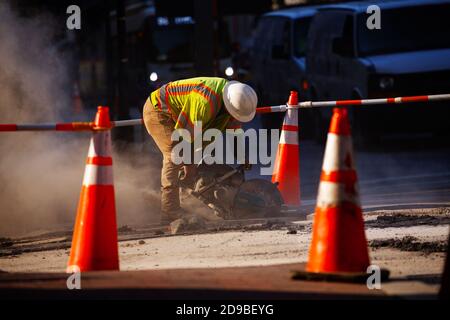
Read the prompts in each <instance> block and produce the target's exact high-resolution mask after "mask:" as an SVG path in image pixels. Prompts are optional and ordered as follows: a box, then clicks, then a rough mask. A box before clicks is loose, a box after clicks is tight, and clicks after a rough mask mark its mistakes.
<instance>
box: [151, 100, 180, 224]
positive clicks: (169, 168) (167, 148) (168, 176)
mask: <svg viewBox="0 0 450 320" xmlns="http://www.w3.org/2000/svg"><path fill="white" fill-rule="evenodd" d="M143 118H144V123H145V127H146V128H147V131H148V133H149V134H150V136H152V138H153V140H155V142H156V145H157V146H158V148H159V150H160V151H161V153H162V155H163V164H162V170H161V214H162V215H168V216H169V217H173V216H174V215H176V214H177V211H179V209H180V194H179V183H178V172H179V170H180V168H181V167H182V165H176V164H174V163H173V162H172V161H171V159H170V155H171V152H172V148H173V146H174V145H175V144H176V143H177V142H173V141H172V140H171V138H170V137H171V135H172V132H173V130H174V127H175V122H174V121H173V119H172V118H171V117H170V115H168V114H165V113H162V112H159V111H157V110H156V109H155V108H154V106H153V105H152V103H151V102H150V99H147V102H146V103H145V105H144V110H143Z"/></svg>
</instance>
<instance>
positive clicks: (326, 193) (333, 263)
mask: <svg viewBox="0 0 450 320" xmlns="http://www.w3.org/2000/svg"><path fill="white" fill-rule="evenodd" d="M369 265H370V262H369V253H368V249H367V240H366V236H365V233H364V220H363V217H362V210H361V206H360V202H359V191H358V186H357V176H356V170H355V166H354V162H353V147H352V139H351V135H350V124H349V121H348V116H347V110H346V109H338V108H335V109H334V110H333V117H332V119H331V124H330V129H329V133H328V139H327V144H326V148H325V155H324V159H323V165H322V174H321V177H320V185H319V192H318V196H317V204H316V211H315V217H314V226H313V238H312V243H311V247H310V252H309V261H308V265H307V268H306V270H307V271H309V272H366V270H367V267H368V266H369Z"/></svg>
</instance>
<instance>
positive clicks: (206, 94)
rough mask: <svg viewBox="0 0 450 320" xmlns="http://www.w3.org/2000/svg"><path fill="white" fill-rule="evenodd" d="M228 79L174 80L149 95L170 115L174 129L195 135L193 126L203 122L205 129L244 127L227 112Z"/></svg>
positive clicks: (158, 106) (223, 129)
mask: <svg viewBox="0 0 450 320" xmlns="http://www.w3.org/2000/svg"><path fill="white" fill-rule="evenodd" d="M227 82H228V81H227V80H226V79H223V78H214V77H198V78H191V79H183V80H178V81H172V82H169V83H167V84H165V85H163V86H162V87H161V88H159V89H157V90H155V91H153V92H152V93H151V94H150V100H151V102H152V104H153V105H154V107H155V108H156V109H157V110H159V111H160V112H165V113H168V114H170V116H171V117H172V119H173V121H174V122H175V128H174V129H181V128H182V129H187V130H188V131H189V132H190V133H191V135H192V136H193V133H194V131H193V130H194V123H195V122H196V121H201V122H202V129H203V130H206V129H210V128H215V129H218V130H220V131H225V129H238V128H241V124H240V122H239V121H237V120H235V119H233V118H232V117H231V115H230V114H229V113H228V112H226V109H225V106H224V103H223V99H222V96H223V95H222V92H223V88H224V87H225V85H226V84H227Z"/></svg>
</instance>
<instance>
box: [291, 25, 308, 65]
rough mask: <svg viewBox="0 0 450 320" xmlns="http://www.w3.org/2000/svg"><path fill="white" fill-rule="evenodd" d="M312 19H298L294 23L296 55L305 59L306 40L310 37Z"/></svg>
mask: <svg viewBox="0 0 450 320" xmlns="http://www.w3.org/2000/svg"><path fill="white" fill-rule="evenodd" d="M310 23H311V17H308V18H302V19H297V20H295V22H294V41H293V42H294V55H295V56H296V57H304V56H305V54H306V40H307V37H308V30H309V25H310Z"/></svg>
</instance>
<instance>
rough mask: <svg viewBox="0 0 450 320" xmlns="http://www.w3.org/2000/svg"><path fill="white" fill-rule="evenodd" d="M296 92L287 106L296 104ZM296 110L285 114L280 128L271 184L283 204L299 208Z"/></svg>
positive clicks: (292, 93)
mask: <svg viewBox="0 0 450 320" xmlns="http://www.w3.org/2000/svg"><path fill="white" fill-rule="evenodd" d="M297 103H298V98H297V92H295V91H291V95H290V97H289V102H288V105H290V104H297ZM298 131H299V128H298V110H295V109H290V110H288V111H287V112H286V115H285V117H284V121H283V126H282V127H281V135H280V142H279V144H278V150H277V155H276V158H275V165H274V169H273V175H272V182H273V183H277V184H278V189H279V190H280V193H281V196H282V197H283V200H284V203H285V204H286V205H288V206H300V165H299V161H300V156H299V143H298V142H299V140H298Z"/></svg>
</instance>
